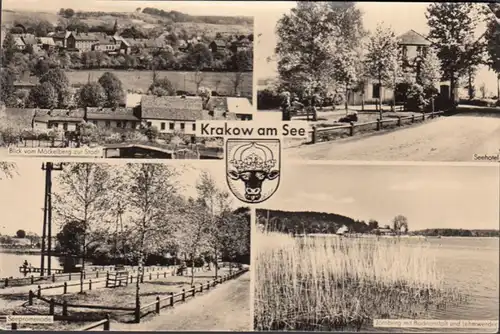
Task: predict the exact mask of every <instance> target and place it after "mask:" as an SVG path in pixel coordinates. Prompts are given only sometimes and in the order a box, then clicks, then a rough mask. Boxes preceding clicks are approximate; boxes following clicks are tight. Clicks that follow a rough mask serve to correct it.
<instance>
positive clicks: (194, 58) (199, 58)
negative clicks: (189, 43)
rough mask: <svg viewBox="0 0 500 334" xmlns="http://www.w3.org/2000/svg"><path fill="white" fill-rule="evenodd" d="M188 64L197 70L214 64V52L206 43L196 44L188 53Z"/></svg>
mask: <svg viewBox="0 0 500 334" xmlns="http://www.w3.org/2000/svg"><path fill="white" fill-rule="evenodd" d="M186 64H187V65H188V66H190V67H192V68H193V69H195V70H196V71H201V70H203V69H204V68H206V67H210V66H211V65H212V52H211V51H210V49H209V48H208V47H207V46H206V45H205V44H202V43H198V44H195V45H194V46H193V47H192V48H191V49H190V50H189V52H188V54H187V57H186Z"/></svg>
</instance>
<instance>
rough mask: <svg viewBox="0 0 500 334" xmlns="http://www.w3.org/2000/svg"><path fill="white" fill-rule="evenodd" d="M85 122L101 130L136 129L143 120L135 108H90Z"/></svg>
mask: <svg viewBox="0 0 500 334" xmlns="http://www.w3.org/2000/svg"><path fill="white" fill-rule="evenodd" d="M85 120H86V121H87V122H89V123H93V124H95V125H96V126H97V127H101V128H120V129H136V128H137V127H138V126H139V124H140V123H141V120H140V119H139V118H138V117H137V116H136V115H135V113H134V109H133V108H123V107H118V108H101V107H96V108H94V107H88V108H87V112H86V114H85Z"/></svg>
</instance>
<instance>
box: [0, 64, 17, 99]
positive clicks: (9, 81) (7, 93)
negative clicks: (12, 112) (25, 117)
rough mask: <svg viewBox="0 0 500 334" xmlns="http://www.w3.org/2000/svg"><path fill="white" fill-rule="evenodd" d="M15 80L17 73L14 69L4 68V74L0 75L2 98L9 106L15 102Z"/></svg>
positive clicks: (0, 97) (0, 93)
mask: <svg viewBox="0 0 500 334" xmlns="http://www.w3.org/2000/svg"><path fill="white" fill-rule="evenodd" d="M15 80H16V75H15V73H14V72H13V71H12V70H10V69H6V70H2V75H0V99H1V100H2V101H3V102H4V103H5V105H6V106H7V107H12V106H13V105H14V104H15V91H16V90H15V88H14V82H15Z"/></svg>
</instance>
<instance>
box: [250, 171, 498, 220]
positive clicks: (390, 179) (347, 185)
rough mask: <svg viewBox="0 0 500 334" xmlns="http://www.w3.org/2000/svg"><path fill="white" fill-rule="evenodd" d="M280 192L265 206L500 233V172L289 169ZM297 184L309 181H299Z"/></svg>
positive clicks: (264, 205)
mask: <svg viewBox="0 0 500 334" xmlns="http://www.w3.org/2000/svg"><path fill="white" fill-rule="evenodd" d="M281 175H282V179H281V183H280V186H279V189H278V191H277V192H276V193H275V195H274V196H273V197H272V198H271V199H269V200H268V201H267V202H265V203H264V204H262V205H261V206H260V207H261V208H263V209H274V210H285V211H318V212H328V213H336V214H341V215H345V216H348V217H351V218H353V219H359V220H365V221H368V220H370V219H375V220H377V221H378V222H379V224H380V225H385V224H389V225H391V220H392V219H393V218H394V217H395V216H396V215H398V214H402V215H404V216H406V217H407V218H408V222H409V227H410V229H411V230H419V229H425V228H469V229H499V207H498V203H499V201H500V198H499V184H500V179H499V169H498V166H497V165H495V164H494V165H492V166H491V167H489V166H484V165H483V166H472V167H470V166H457V165H455V166H446V165H416V166H415V165H413V166H407V165H405V166H401V165H373V164H370V165H344V164H343V165H327V164H308V165H287V166H284V167H282V171H281ZM297 180H304V181H303V182H297Z"/></svg>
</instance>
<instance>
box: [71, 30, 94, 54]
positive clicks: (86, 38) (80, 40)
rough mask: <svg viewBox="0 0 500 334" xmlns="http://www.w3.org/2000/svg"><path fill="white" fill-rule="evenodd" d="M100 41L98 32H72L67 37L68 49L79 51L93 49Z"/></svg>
mask: <svg viewBox="0 0 500 334" xmlns="http://www.w3.org/2000/svg"><path fill="white" fill-rule="evenodd" d="M98 42H99V38H98V37H97V35H96V34H93V33H79V32H72V33H71V34H70V36H69V37H68V38H67V49H69V50H76V51H79V52H86V51H92V47H93V46H94V44H96V43H98Z"/></svg>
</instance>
